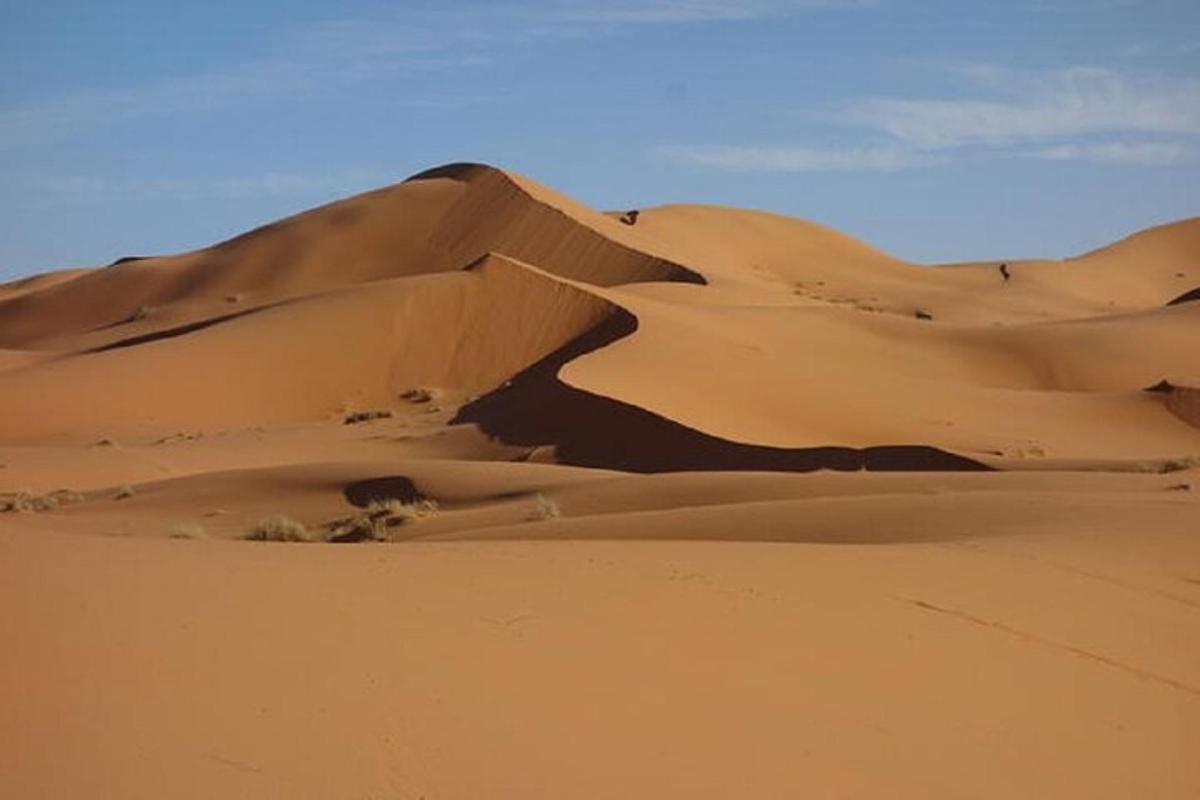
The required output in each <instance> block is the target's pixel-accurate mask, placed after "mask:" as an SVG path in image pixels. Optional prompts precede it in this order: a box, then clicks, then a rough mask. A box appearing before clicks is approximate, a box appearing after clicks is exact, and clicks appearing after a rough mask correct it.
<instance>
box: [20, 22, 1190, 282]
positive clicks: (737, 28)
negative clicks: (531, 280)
mask: <svg viewBox="0 0 1200 800" xmlns="http://www.w3.org/2000/svg"><path fill="white" fill-rule="evenodd" d="M0 75H2V76H3V79H2V80H0V175H2V176H3V180H2V181H0V219H2V220H3V222H0V279H4V278H9V277H14V276H17V275H21V274H25V273H29V272H34V271H42V270H46V269H52V268H57V267H64V266H72V265H82V264H102V263H106V262H108V261H111V260H112V259H114V258H116V257H118V256H120V255H125V254H147V253H159V252H169V251H178V250H185V249H191V248H194V247H198V246H202V245H206V244H210V243H212V242H214V241H217V240H219V239H222V238H225V237H228V236H230V235H233V234H236V233H239V232H241V231H243V230H246V229H249V228H252V227H254V226H255V225H258V224H261V223H263V222H266V221H270V220H272V219H275V218H278V217H281V216H284V215H287V214H290V213H293V212H296V211H299V210H302V209H304V208H307V207H311V206H313V205H317V204H320V203H323V202H327V201H329V200H333V199H336V198H338V197H341V196H344V195H347V194H351V193H354V192H358V191H362V190H366V189H370V188H375V187H377V186H380V185H383V184H387V183H391V182H394V181H397V180H400V179H402V178H404V177H406V176H407V175H409V174H411V173H413V172H416V171H418V170H420V169H423V168H425V167H428V166H432V165H434V164H438V163H442V162H447V161H461V160H471V161H487V162H490V163H495V164H497V165H500V166H504V167H508V168H511V169H514V170H517V171H518V172H522V173H524V174H526V175H529V176H530V177H533V178H535V179H538V180H540V181H543V182H545V183H548V184H550V185H551V186H554V187H555V188H557V189H559V190H561V191H564V192H567V193H568V194H571V195H574V196H575V197H577V198H578V199H580V200H582V201H584V202H586V203H589V204H591V205H593V206H598V207H604V208H624V207H631V206H648V205H653V204H658V203H665V202H673V201H686V202H698V203H717V204H727V205H738V206H749V207H756V208H763V209H768V210H772V211H777V212H780V213H785V214H791V215H795V216H800V217H805V218H808V219H813V220H817V221H820V222H824V223H826V224H829V225H833V226H835V227H837V228H839V229H841V230H843V231H845V232H847V233H850V234H852V235H854V236H857V237H859V238H862V239H864V240H866V241H868V242H870V243H872V244H874V245H876V246H878V247H881V248H883V249H884V250H887V251H889V252H891V253H893V254H895V255H898V256H901V257H905V258H911V259H916V260H922V261H950V260H958V259H967V258H992V257H994V258H1014V257H1021V256H1033V255H1044V256H1065V255H1070V254H1073V253H1076V252H1080V251H1082V250H1086V249H1090V248H1092V247H1095V246H1099V245H1101V244H1104V243H1107V242H1108V241H1111V240H1113V239H1116V238H1119V237H1120V236H1123V235H1125V234H1126V233H1129V232H1130V231H1132V230H1134V229H1138V228H1142V227H1146V226H1149V225H1152V224H1156V223H1160V222H1166V221H1170V220H1173V219H1178V218H1181V217H1187V216H1193V215H1197V214H1200V2H1196V0H1011V1H1010V2H994V1H993V2H969V1H968V0H875V1H874V2H870V1H868V0H863V1H857V2H856V1H854V0H824V1H823V2H822V1H821V0H807V1H805V0H799V1H797V2H791V1H789V0H659V2H654V0H643V2H632V1H630V2H626V0H609V2H575V0H559V1H556V0H540V1H539V2H534V0H496V1H495V2H391V3H355V2H349V3H329V2H324V3H316V2H302V1H301V0H290V1H289V2H283V0H271V1H270V2H246V0H241V2H231V1H230V0H209V2H203V3H201V2H193V3H180V4H167V3H161V2H151V1H150V0H140V1H139V0H106V2H104V3H97V2H66V1H64V0H38V1H37V2H33V0H7V2H3V3H0Z"/></svg>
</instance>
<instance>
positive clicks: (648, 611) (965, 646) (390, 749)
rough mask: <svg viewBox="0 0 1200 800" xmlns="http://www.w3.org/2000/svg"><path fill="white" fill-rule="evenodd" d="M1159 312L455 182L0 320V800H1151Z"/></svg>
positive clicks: (799, 229) (1163, 589) (1178, 627)
mask: <svg viewBox="0 0 1200 800" xmlns="http://www.w3.org/2000/svg"><path fill="white" fill-rule="evenodd" d="M634 211H636V212H637V213H636V214H635V213H633V212H634ZM1198 291H1200V218H1192V219H1187V220H1182V221H1179V222H1175V223H1171V224H1168V225H1162V226H1158V227H1155V228H1152V229H1149V230H1146V231H1142V232H1139V233H1135V234H1133V235H1131V236H1127V237H1126V238H1124V239H1121V240H1120V241H1117V242H1115V243H1112V244H1108V245H1104V246H1101V247H1099V248H1098V249H1095V250H1092V251H1090V252H1087V253H1084V254H1081V255H1079V256H1077V257H1074V258H1069V259H1062V260H1017V261H1001V260H992V261H977V262H971V263H962V264H952V265H920V264H914V263H910V262H906V261H904V260H902V259H898V258H894V257H892V256H890V255H888V254H886V253H883V252H881V251H879V250H878V249H876V248H873V247H871V246H870V245H868V244H866V243H863V242H859V241H857V240H855V239H854V238H853V237H851V236H849V235H846V234H844V233H841V232H838V231H835V230H832V229H830V228H827V227H825V226H821V225H816V224H813V223H810V222H806V221H803V220H798V219H792V218H788V217H785V216H781V215H778V214H771V213H767V212H759V211H749V210H744V209H735V208H723V207H715V206H701V205H685V204H673V205H667V206H661V207H656V208H638V209H617V210H611V211H599V210H595V209H591V208H588V207H587V206H585V205H583V204H582V203H579V202H577V201H575V200H573V199H571V198H569V197H566V196H564V195H562V194H560V193H558V192H556V191H554V190H553V189H550V188H548V187H545V186H542V185H540V184H538V183H537V182H535V181H533V180H531V179H529V178H526V177H524V176H521V175H517V174H514V173H511V172H508V171H505V170H502V169H499V168H496V167H492V166H488V165H483V164H471V163H458V164H450V165H445V166H441V167H436V168H433V169H430V170H427V171H424V172H421V173H419V174H417V175H414V176H412V177H411V178H408V179H407V180H405V181H403V182H401V183H398V184H395V185H393V186H388V187H385V188H382V189H378V190H375V191H372V192H367V193H365V194H361V195H358V196H355V197H351V198H348V199H344V200H340V201H336V202H333V203H329V204H327V205H324V206H321V207H319V208H315V209H312V210H309V211H305V212H303V213H300V214H297V215H295V216H292V217H288V218H287V219H283V220H280V221H278V222H274V223H271V224H268V225H264V226H262V227H259V228H256V229H254V230H251V231H249V232H247V233H244V234H241V235H239V236H236V237H234V238H231V239H229V240H227V241H224V242H220V243H217V244H214V245H213V246H211V247H206V248H203V249H200V250H196V251H193V252H188V253H181V254H174V255H162V256H129V257H125V258H121V259H117V260H116V261H114V262H113V263H111V264H109V265H108V266H105V267H97V268H82V269H70V270H60V271H56V272H48V273H46V274H44V275H37V276H32V277H27V278H22V279H19V280H15V281H12V282H9V283H7V284H3V285H0V551H2V552H0V587H2V588H0V637H2V640H3V641H4V642H6V646H7V648H8V650H9V652H10V653H14V654H15V655H14V656H13V657H10V658H7V659H4V660H0V688H2V689H3V691H4V692H5V695H4V698H5V699H6V701H8V702H5V703H0V745H3V746H2V747H0V795H2V796H5V797H35V796H79V795H81V794H84V795H92V796H111V797H154V796H177V797H187V796H196V797H211V796H246V797H252V796H253V797H260V796H288V797H337V796H364V797H365V796H401V797H403V796H413V797H419V796H426V797H431V798H432V797H463V798H469V797H480V796H512V797H585V796H587V797H611V796H656V797H670V796H680V797H684V796H687V797H707V796H712V797H730V796H745V795H747V794H750V795H758V796H793V795H805V794H816V795H822V796H890V797H942V796H945V797H953V796H979V797H1011V796H1062V797H1068V796H1081V797H1129V796H1154V797H1184V796H1190V793H1192V792H1194V790H1195V787H1196V786H1200V772H1197V770H1196V767H1195V764H1194V763H1192V762H1193V761H1194V759H1193V758H1191V750H1193V749H1194V747H1192V744H1194V742H1195V741H1196V737H1197V735H1198V734H1200V706H1197V701H1196V687H1200V671H1198V665H1200V659H1197V658H1195V655H1196V654H1197V653H1198V652H1200V617H1197V616H1196V613H1197V611H1196V610H1197V609H1198V608H1200V539H1198V538H1197V537H1196V535H1195V534H1196V532H1197V531H1200V359H1198V358H1197V356H1196V354H1197V353H1198V352H1200V303H1197V302H1195V300H1196V299H1197V298H1196V293H1197V292H1198ZM248 536H249V537H252V538H255V537H256V538H266V539H271V538H278V539H290V540H296V541H295V543H294V544H284V543H275V542H259V541H256V542H249V541H240V540H243V539H246V538H247V537H248ZM185 540H190V541H185ZM335 542H371V543H373V544H360V545H357V546H351V545H349V544H335ZM1064 707H1065V708H1070V709H1072V713H1071V714H1063V713H1060V709H1062V708H1064ZM534 753H536V754H537V757H536V758H535V757H534V756H533V755H531V754H534ZM64 763H65V764H69V765H70V768H69V769H64V768H63V764H64ZM631 787H632V788H631Z"/></svg>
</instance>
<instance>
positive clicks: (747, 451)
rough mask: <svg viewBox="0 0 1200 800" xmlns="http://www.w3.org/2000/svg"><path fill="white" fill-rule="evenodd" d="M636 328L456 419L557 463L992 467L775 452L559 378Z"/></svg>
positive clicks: (898, 448) (878, 455)
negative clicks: (549, 449) (548, 451)
mask: <svg viewBox="0 0 1200 800" xmlns="http://www.w3.org/2000/svg"><path fill="white" fill-rule="evenodd" d="M636 329H637V318H636V317H635V316H634V315H632V314H630V313H629V312H627V311H624V310H619V311H617V312H615V313H613V314H612V315H611V316H610V317H609V318H608V319H607V320H605V321H604V322H602V323H600V324H599V325H597V326H596V327H595V328H593V329H592V330H591V331H589V332H588V333H586V334H584V335H583V336H580V337H579V338H577V339H575V340H574V341H572V342H570V343H568V344H567V345H565V346H564V347H562V348H560V349H559V350H557V351H555V352H554V353H552V354H551V355H549V356H547V357H546V358H544V359H542V360H541V361H539V362H538V363H536V364H534V365H533V366H531V367H529V368H527V369H526V370H524V371H523V372H521V373H519V374H517V375H516V376H515V377H514V378H513V379H512V380H511V381H509V382H508V383H506V384H505V385H504V386H502V387H500V388H499V389H497V390H495V391H493V392H491V393H490V394H488V395H485V396H484V397H481V398H479V399H478V400H476V401H474V402H472V403H470V404H468V405H466V406H464V407H463V408H462V409H460V410H459V412H458V414H457V415H456V416H455V418H454V419H453V420H451V424H462V423H474V424H476V425H478V426H479V427H480V429H481V430H483V431H484V432H485V433H487V434H488V435H490V436H493V437H495V438H497V439H500V440H501V441H503V442H505V443H506V444H516V445H524V446H529V447H536V446H546V445H553V446H555V448H556V452H557V456H558V460H559V461H560V462H562V463H564V464H572V465H576V466H582V467H599V468H605V469H619V470H624V471H626V472H676V471H693V470H771V471H780V472H810V471H813V470H818V469H834V470H842V471H852V470H860V469H867V470H905V471H935V470H936V471H958V470H979V471H982V470H990V469H991V467H988V466H986V465H985V464H982V463H980V462H978V461H973V460H971V459H969V458H965V457H963V456H959V455H955V454H953V453H948V452H945V451H943V450H938V449H937V448H934V447H927V446H924V445H888V446H881V447H868V448H865V449H861V450H859V449H855V448H851V447H805V448H777V447H764V446H759V445H749V444H741V443H738V442H731V441H728V440H725V439H720V438H717V437H715V436H710V435H708V434H706V433H702V432H700V431H697V430H694V429H692V428H689V427H687V426H685V425H681V424H679V423H677V422H674V421H672V420H669V419H667V418H665V417H662V416H659V415H658V414H655V413H653V412H650V411H647V410H645V409H642V408H638V407H637V406H633V405H630V404H628V403H623V402H621V401H619V400H614V399H611V398H606V397H601V396H599V395H594V394H591V393H588V392H584V391H581V390H579V389H575V388H573V387H571V386H568V385H566V384H565V383H563V382H562V381H560V380H559V379H558V377H557V376H558V371H559V368H560V367H562V365H563V364H565V363H567V362H568V361H571V360H572V359H575V358H578V357H579V356H581V355H583V354H584V353H588V352H590V351H592V350H596V349H598V348H601V347H604V346H605V345H607V344H610V343H611V342H614V341H616V340H618V339H620V338H622V337H625V336H628V335H629V334H631V333H633V332H634V331H635V330H636Z"/></svg>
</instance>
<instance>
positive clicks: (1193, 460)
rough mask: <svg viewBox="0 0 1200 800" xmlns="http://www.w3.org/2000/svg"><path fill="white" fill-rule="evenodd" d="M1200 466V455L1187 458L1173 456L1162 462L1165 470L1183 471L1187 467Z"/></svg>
mask: <svg viewBox="0 0 1200 800" xmlns="http://www.w3.org/2000/svg"><path fill="white" fill-rule="evenodd" d="M1193 467H1200V455H1198V456H1187V457H1185V458H1172V459H1170V460H1168V461H1164V462H1163V464H1162V471H1163V472H1183V471H1184V470H1186V469H1192V468H1193Z"/></svg>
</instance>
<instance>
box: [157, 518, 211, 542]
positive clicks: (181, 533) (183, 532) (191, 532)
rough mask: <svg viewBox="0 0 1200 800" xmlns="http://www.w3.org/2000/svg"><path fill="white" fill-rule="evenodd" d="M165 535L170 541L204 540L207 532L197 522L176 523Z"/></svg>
mask: <svg viewBox="0 0 1200 800" xmlns="http://www.w3.org/2000/svg"><path fill="white" fill-rule="evenodd" d="M167 535H168V536H170V537H171V538H172V539H204V538H206V537H207V536H208V532H207V531H205V530H204V526H203V525H201V524H200V523H198V522H177V523H175V524H174V525H172V526H171V530H170V531H168V532H167Z"/></svg>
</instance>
